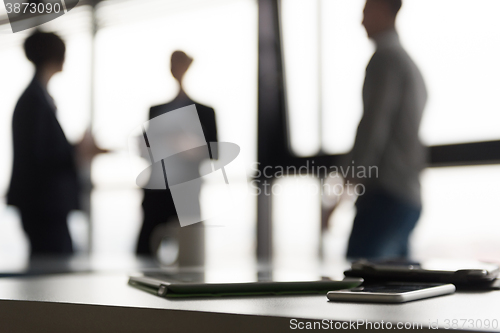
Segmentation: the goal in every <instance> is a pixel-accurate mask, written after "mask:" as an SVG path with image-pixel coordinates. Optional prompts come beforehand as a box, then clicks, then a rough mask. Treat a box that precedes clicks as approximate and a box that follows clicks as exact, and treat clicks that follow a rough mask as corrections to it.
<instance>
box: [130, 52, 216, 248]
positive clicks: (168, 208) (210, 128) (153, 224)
mask: <svg viewBox="0 0 500 333" xmlns="http://www.w3.org/2000/svg"><path fill="white" fill-rule="evenodd" d="M192 62H193V59H192V58H190V57H189V56H188V55H187V54H186V53H184V52H182V51H175V52H174V53H172V56H171V59H170V69H171V72H172V76H173V77H174V78H175V80H177V82H178V83H179V93H178V94H177V96H176V97H175V98H174V99H173V100H172V101H171V102H170V103H166V104H162V105H157V106H153V107H152V108H151V109H150V110H149V119H153V118H155V117H158V116H160V115H162V114H164V113H166V112H169V111H173V110H176V109H179V108H182V107H185V106H188V105H192V104H195V105H196V110H197V112H198V117H199V119H200V123H201V127H202V129H203V133H204V135H205V141H206V142H217V124H216V120H215V111H214V109H212V108H210V107H208V106H205V105H203V104H200V103H197V102H194V101H193V100H191V98H189V96H188V95H187V94H186V92H185V91H184V86H183V79H184V75H185V74H186V72H187V70H188V69H189V67H190V66H191V63H192ZM212 157H213V158H214V159H216V158H217V156H216V153H214V155H213V156H212ZM183 167H184V168H187V169H192V170H191V172H188V174H190V175H196V174H198V175H199V167H200V165H199V163H198V162H194V163H189V162H187V161H186V163H185V164H184V166H183ZM198 191H201V188H200V189H198ZM195 205H198V206H196V207H195ZM142 208H143V213H144V220H143V224H142V228H141V231H140V234H139V240H138V243H137V254H143V255H154V254H155V253H153V252H154V249H152V242H151V238H152V237H151V236H152V235H153V234H154V233H155V229H156V228H157V227H158V226H161V225H165V224H166V223H167V222H172V221H175V219H177V212H176V209H175V205H174V200H173V198H172V194H171V193H170V190H168V189H167V190H150V189H145V190H144V199H143V201H142ZM191 209H192V210H193V211H197V210H198V211H199V210H200V207H199V202H195V203H193V207H191ZM158 230H160V229H158Z"/></svg>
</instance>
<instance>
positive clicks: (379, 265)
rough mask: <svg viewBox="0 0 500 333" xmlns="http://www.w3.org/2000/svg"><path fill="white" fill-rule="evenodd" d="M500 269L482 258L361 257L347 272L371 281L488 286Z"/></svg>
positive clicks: (347, 274)
mask: <svg viewBox="0 0 500 333" xmlns="http://www.w3.org/2000/svg"><path fill="white" fill-rule="evenodd" d="M499 272H500V269H499V267H498V265H496V264H493V263H486V262H479V261H462V260H460V261H458V260H429V261H422V262H410V261H401V260H384V261H368V260H359V261H356V262H354V263H352V265H351V269H350V270H347V271H345V272H344V274H345V276H348V277H361V278H363V279H365V280H367V281H374V280H375V281H376V280H379V281H380V280H381V281H406V282H436V283H453V284H455V285H457V286H461V287H486V286H492V285H493V284H494V283H495V282H496V278H497V277H498V274H499Z"/></svg>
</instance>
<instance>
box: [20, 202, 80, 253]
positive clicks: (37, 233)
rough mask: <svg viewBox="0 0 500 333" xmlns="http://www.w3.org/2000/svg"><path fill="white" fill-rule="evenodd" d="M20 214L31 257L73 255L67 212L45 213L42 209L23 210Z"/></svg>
mask: <svg viewBox="0 0 500 333" xmlns="http://www.w3.org/2000/svg"><path fill="white" fill-rule="evenodd" d="M20 212H21V221H22V225H23V229H24V231H25V233H26V235H27V236H28V239H29V242H30V245H31V255H32V256H33V255H39V254H49V255H51V254H71V253H73V243H72V241H71V236H70V234H69V229H68V213H67V212H56V211H47V210H44V209H43V208H42V209H24V210H20Z"/></svg>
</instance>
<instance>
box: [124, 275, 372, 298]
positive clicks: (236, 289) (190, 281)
mask: <svg viewBox="0 0 500 333" xmlns="http://www.w3.org/2000/svg"><path fill="white" fill-rule="evenodd" d="M362 282H363V279H360V278H345V279H344V280H333V279H330V278H327V277H322V276H315V275H314V274H311V273H308V272H293V271H281V272H280V271H270V270H264V271H257V272H256V271H254V272H251V271H238V270H234V271H205V272H193V271H191V272H172V271H150V272H143V273H142V274H138V275H133V276H130V278H129V282H128V283H129V285H131V286H133V287H136V288H139V289H141V290H143V291H146V292H149V293H152V294H155V295H157V296H161V297H167V298H183V297H210V296H211V297H220V296H255V295H285V294H326V293H327V292H328V291H331V290H340V289H348V288H355V287H357V286H359V285H360V284H361V283H362Z"/></svg>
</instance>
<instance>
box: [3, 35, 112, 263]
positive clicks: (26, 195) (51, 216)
mask: <svg viewBox="0 0 500 333" xmlns="http://www.w3.org/2000/svg"><path fill="white" fill-rule="evenodd" d="M24 51H25V54H26V57H27V58H28V60H30V61H31V62H32V63H33V64H34V65H35V76H34V78H33V80H32V81H31V83H30V84H29V85H28V87H27V88H26V90H25V91H24V92H23V94H22V95H21V97H20V98H19V100H18V102H17V104H16V107H15V110H14V114H13V118H12V135H13V144H14V162H13V167H12V177H11V182H10V187H9V192H8V195H7V203H8V204H9V205H13V206H16V207H17V208H18V209H19V212H20V214H21V221H22V225H23V229H24V231H25V233H26V235H27V236H28V239H29V242H30V245H31V255H32V256H33V255H39V254H70V253H72V252H73V245H72V241H71V236H70V234H69V229H68V224H67V217H68V213H69V212H70V211H71V210H75V209H78V208H79V206H80V205H79V195H80V184H79V181H78V175H77V157H78V161H82V162H83V161H86V160H89V159H91V158H92V157H93V156H95V155H96V154H97V153H100V152H104V151H103V150H100V149H99V148H97V147H96V146H95V143H94V141H93V139H92V137H91V136H90V133H89V132H88V131H87V133H86V134H85V136H84V138H83V139H82V141H81V142H80V143H79V144H78V145H77V146H76V149H75V147H73V146H72V145H71V144H70V143H69V142H68V140H67V139H66V136H65V135H64V132H63V130H62V128H61V126H60V125H59V122H58V121H57V117H56V106H55V103H54V100H53V99H52V97H51V96H50V95H49V93H48V91H47V86H48V83H49V81H50V79H51V78H52V77H53V76H54V74H56V73H58V72H60V71H62V69H63V64H64V58H65V53H66V47H65V45H64V42H63V41H62V40H61V38H60V37H59V36H57V35H56V34H53V33H46V32H40V31H35V32H34V33H33V34H32V35H31V36H29V37H28V38H27V39H26V40H25V42H24Z"/></svg>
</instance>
